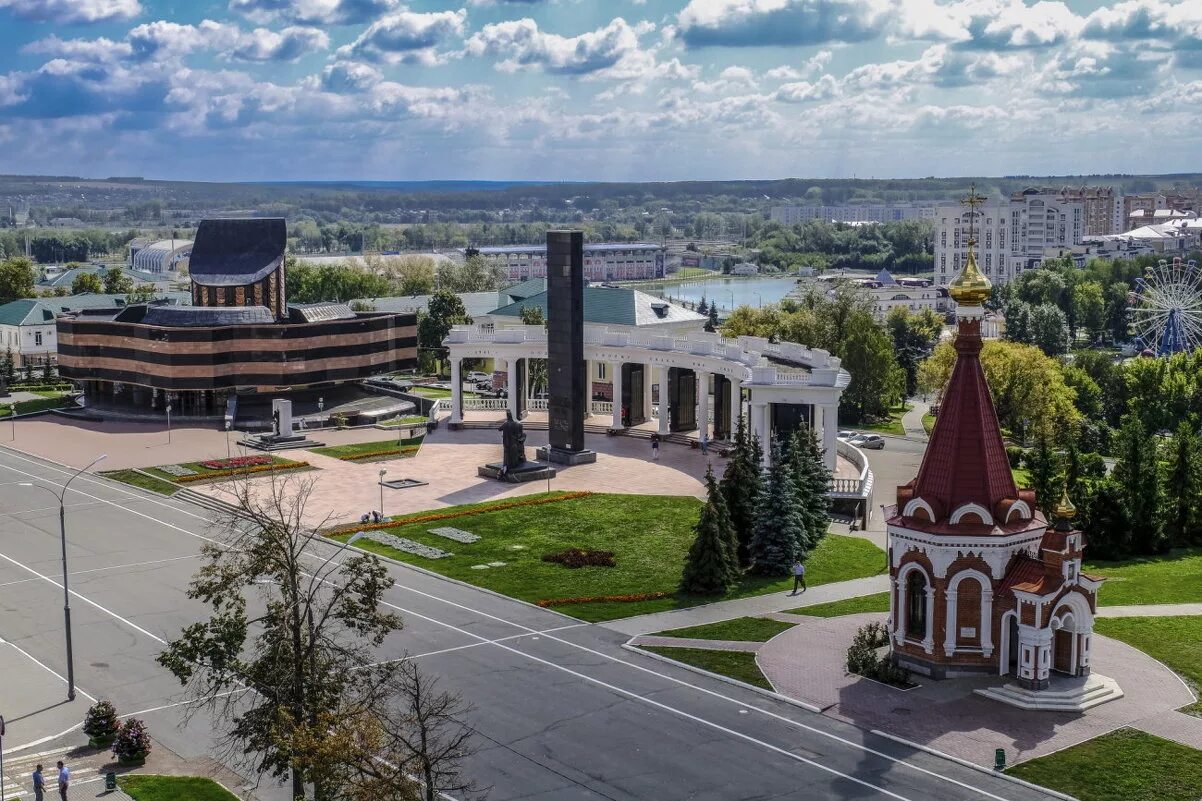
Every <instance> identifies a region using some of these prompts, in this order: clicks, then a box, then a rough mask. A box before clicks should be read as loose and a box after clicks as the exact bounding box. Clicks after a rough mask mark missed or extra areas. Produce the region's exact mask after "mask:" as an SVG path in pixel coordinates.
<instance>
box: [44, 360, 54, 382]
mask: <svg viewBox="0 0 1202 801" xmlns="http://www.w3.org/2000/svg"><path fill="white" fill-rule="evenodd" d="M42 383H43V384H53V383H54V367H53V366H52V365H51V364H50V359H49V357H47V359H46V363H45V364H43V365H42Z"/></svg>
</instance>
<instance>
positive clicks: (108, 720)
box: [83, 701, 121, 748]
mask: <svg viewBox="0 0 1202 801" xmlns="http://www.w3.org/2000/svg"><path fill="white" fill-rule="evenodd" d="M120 725H121V724H120V723H119V722H118V720H117V708H116V707H115V706H113V704H112V703H111V702H110V701H97V702H96V703H94V704H92V706H90V707H88V713H87V714H86V715H84V719H83V733H84V734H86V735H88V745H90V746H92V747H93V748H107V747H108V746H109V744H110V743H112V742H113V739H114V738H115V737H116V736H117V730H118V729H119V728H120Z"/></svg>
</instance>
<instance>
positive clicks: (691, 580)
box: [680, 475, 737, 595]
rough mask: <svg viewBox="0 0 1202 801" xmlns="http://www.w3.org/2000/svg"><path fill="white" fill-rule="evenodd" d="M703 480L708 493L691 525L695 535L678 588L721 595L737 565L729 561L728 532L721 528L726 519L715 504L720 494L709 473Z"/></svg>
mask: <svg viewBox="0 0 1202 801" xmlns="http://www.w3.org/2000/svg"><path fill="white" fill-rule="evenodd" d="M707 483H708V485H709V487H710V490H711V491H710V495H709V497H708V498H707V499H706V502H705V505H704V506H702V507H701V516H700V517H699V518H698V520H697V524H696V525H695V526H693V531H694V532H696V536H695V537H694V538H693V544H692V546H690V547H689V554H688V557H686V559H685V563H684V572H683V573H682V574H681V576H680V590H681V592H687V593H692V594H694V595H722V594H724V593H725V592H726V591H727V590H729V589H730V586H731V584H732V583H733V582H734V580H735V576H736V574H737V567H736V565H735V564H733V563H732V562H731V548H730V540H729V531H725V532H724V531H723V526H724V524H725V525H728V524H729V520H724V519H723V514H722V512H721V511H720V509H719V506H718V504H719V503H721V500H720V498H721V493H719V492H718V488H717V485H716V484H714V482H713V476H712V475H710V476H708V477H707Z"/></svg>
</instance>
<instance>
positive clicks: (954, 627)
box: [943, 567, 993, 659]
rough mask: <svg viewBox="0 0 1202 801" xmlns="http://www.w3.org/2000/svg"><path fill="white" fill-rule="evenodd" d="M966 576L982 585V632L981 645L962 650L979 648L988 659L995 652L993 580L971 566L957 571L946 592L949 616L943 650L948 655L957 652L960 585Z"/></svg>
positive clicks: (980, 629) (980, 624)
mask: <svg viewBox="0 0 1202 801" xmlns="http://www.w3.org/2000/svg"><path fill="white" fill-rule="evenodd" d="M966 578H971V579H974V580H975V581H976V582H977V583H978V584H979V585H980V587H981V619H980V620H979V621H978V628H977V631H979V632H980V633H981V635H980V636H981V645H980V647H979V648H970V649H961V650H974V651H975V650H979V651H980V652H981V653H982V654H984V656H985V658H986V659H988V658H989V656H990V655H991V654H992V653H993V582H992V581H991V580H990V578H989V576H986V575H985V574H984V573H982V572H981V571H979V570H976V569H975V568H971V567H970V568H967V569H965V570H961V571H959V572H957V573H956V575H955V576H953V577H952V580H951V582H950V583H949V584H948V586H947V590H946V591H945V592H944V597H945V598H946V599H947V610H946V611H947V616H946V618H945V619H944V624H943V652H944V655H946V656H951V655H952V654H954V653H955V652H956V640H957V639H959V637H958V635H959V632H960V621H959V616H958V612H959V608H958V603H959V600H958V599H959V587H960V582H962V581H964V579H966Z"/></svg>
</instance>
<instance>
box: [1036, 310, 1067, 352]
mask: <svg viewBox="0 0 1202 801" xmlns="http://www.w3.org/2000/svg"><path fill="white" fill-rule="evenodd" d="M1068 334H1069V330H1068V320H1067V318H1066V317H1065V315H1064V312H1062V311H1061V310H1060V309H1059V308H1057V307H1056V306H1053V305H1052V304H1050V303H1044V304H1042V305H1040V306H1036V307H1034V308H1033V309H1032V310H1031V344H1032V345H1035V346H1036V347H1038V348H1039V349H1040V350H1042V351H1043V352H1044V353H1046V354H1047V355H1049V356H1059V355H1061V354H1063V353H1066V352H1068Z"/></svg>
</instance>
